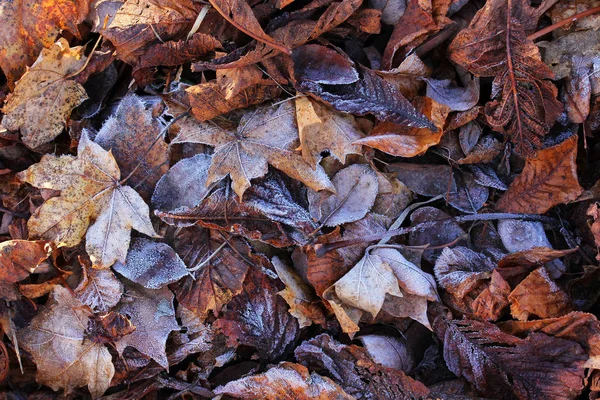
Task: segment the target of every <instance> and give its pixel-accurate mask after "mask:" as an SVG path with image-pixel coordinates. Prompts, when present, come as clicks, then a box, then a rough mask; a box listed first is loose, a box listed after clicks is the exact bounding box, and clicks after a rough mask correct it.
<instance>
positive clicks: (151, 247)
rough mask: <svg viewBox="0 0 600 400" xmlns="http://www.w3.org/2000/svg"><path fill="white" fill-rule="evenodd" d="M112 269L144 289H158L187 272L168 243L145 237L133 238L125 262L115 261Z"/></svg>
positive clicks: (175, 280) (185, 274)
mask: <svg viewBox="0 0 600 400" xmlns="http://www.w3.org/2000/svg"><path fill="white" fill-rule="evenodd" d="M113 269H114V270H115V271H117V272H118V273H119V274H121V275H123V276H124V277H125V278H127V279H129V280H130V281H132V282H135V283H137V284H138V285H141V286H143V287H145V288H146V289H160V288H162V287H164V286H166V285H168V284H170V283H174V282H177V281H178V280H180V279H181V278H183V277H184V276H187V275H188V273H189V272H188V270H187V268H186V266H185V264H184V263H183V261H182V260H181V258H179V256H178V255H177V253H175V250H173V249H172V248H171V247H170V246H169V245H168V244H166V243H159V242H154V241H152V240H149V239H145V238H134V239H133V240H132V241H131V245H130V246H129V251H128V252H127V258H126V259H125V262H120V261H117V262H116V263H115V264H114V265H113Z"/></svg>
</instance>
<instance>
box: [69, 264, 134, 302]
mask: <svg viewBox="0 0 600 400" xmlns="http://www.w3.org/2000/svg"><path fill="white" fill-rule="evenodd" d="M82 270H83V279H82V280H81V282H80V283H79V285H78V286H77V287H76V288H75V289H74V290H75V293H76V294H77V298H78V299H79V301H81V302H82V303H83V304H85V305H86V306H88V307H90V308H91V309H92V310H94V311H96V312H101V313H106V312H108V311H109V310H110V309H111V308H113V307H114V306H116V305H117V303H118V302H119V300H120V299H121V295H122V294H123V284H122V283H121V282H120V281H119V280H118V279H117V277H116V276H115V274H114V273H113V272H112V271H111V270H110V269H95V268H90V267H88V266H87V265H83V267H82Z"/></svg>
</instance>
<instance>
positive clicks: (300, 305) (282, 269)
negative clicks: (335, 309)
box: [271, 256, 325, 329]
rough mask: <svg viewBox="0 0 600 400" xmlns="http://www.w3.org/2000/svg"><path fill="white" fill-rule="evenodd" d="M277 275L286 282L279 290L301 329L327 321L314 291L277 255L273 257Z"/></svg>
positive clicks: (272, 260)
mask: <svg viewBox="0 0 600 400" xmlns="http://www.w3.org/2000/svg"><path fill="white" fill-rule="evenodd" d="M271 262H272V263H273V266H274V267H275V271H276V272H277V276H278V277H279V279H280V280H281V281H282V282H283V283H284V284H285V289H283V290H281V291H279V293H277V294H279V295H280V296H281V297H283V298H284V300H285V301H286V303H288V306H289V307H290V309H289V310H288V311H289V313H290V314H292V315H293V316H294V317H296V318H297V319H298V325H299V326H300V329H302V328H304V327H305V326H310V325H312V324H313V323H316V324H319V323H322V322H324V321H325V316H324V315H323V310H322V309H321V308H320V307H319V306H318V305H317V304H316V300H317V298H316V296H315V295H314V291H313V290H312V289H311V288H310V286H309V285H308V284H306V283H305V282H304V281H302V279H301V278H300V276H299V275H298V274H297V273H296V271H294V270H293V269H292V268H291V267H290V266H289V265H287V264H286V263H284V262H283V261H281V259H280V258H279V257H277V256H275V257H273V258H272V259H271Z"/></svg>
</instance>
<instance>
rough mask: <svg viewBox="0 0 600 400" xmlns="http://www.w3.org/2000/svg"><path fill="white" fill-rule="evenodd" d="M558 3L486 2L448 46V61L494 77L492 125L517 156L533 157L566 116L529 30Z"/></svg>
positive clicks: (490, 110)
mask: <svg viewBox="0 0 600 400" xmlns="http://www.w3.org/2000/svg"><path fill="white" fill-rule="evenodd" d="M556 1H557V0H545V1H543V2H542V4H540V5H539V6H538V7H537V8H534V7H532V6H530V5H529V1H528V0H509V1H508V4H507V3H506V0H493V1H488V2H487V3H486V4H485V7H483V8H482V9H481V10H479V11H478V12H477V15H476V16H475V17H474V18H473V20H472V21H471V24H470V25H469V27H468V28H467V29H464V30H463V31H461V32H460V33H459V34H458V35H457V36H456V38H455V39H454V40H453V41H452V43H451V44H450V47H449V49H448V51H449V52H450V59H451V60H452V61H454V62H455V63H457V64H458V65H460V66H461V67H463V68H465V69H467V70H469V71H470V72H471V73H473V74H475V75H476V76H483V77H491V76H495V77H496V78H495V79H494V83H493V88H492V97H494V98H496V100H494V101H492V102H489V103H488V104H486V107H485V113H486V117H487V121H488V123H489V124H490V125H491V126H492V127H493V128H494V129H496V130H498V131H500V132H503V133H505V134H506V135H508V137H509V139H510V140H511V141H512V142H513V143H514V144H515V145H516V151H517V152H518V153H520V154H522V155H524V156H531V155H533V153H534V149H536V148H540V147H541V146H542V142H541V138H542V137H543V136H544V135H546V133H548V131H549V130H550V128H551V127H552V125H553V124H554V121H555V120H556V118H557V117H558V115H559V114H560V112H561V111H562V105H561V103H560V102H558V101H557V100H556V95H557V92H558V91H557V89H556V87H555V86H554V85H553V84H552V83H551V82H550V81H549V79H552V78H553V74H552V71H550V69H549V68H548V67H547V66H546V65H545V64H544V63H543V62H542V61H541V57H540V53H539V50H538V48H537V46H536V45H535V44H533V42H532V41H531V40H529V39H527V37H526V33H525V32H526V31H528V30H532V29H535V26H536V24H537V20H538V18H539V17H540V16H541V15H542V14H543V13H544V12H545V11H546V10H547V9H548V8H550V6H551V5H552V4H554V3H556Z"/></svg>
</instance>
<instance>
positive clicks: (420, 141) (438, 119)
mask: <svg viewBox="0 0 600 400" xmlns="http://www.w3.org/2000/svg"><path fill="white" fill-rule="evenodd" d="M415 107H416V109H417V110H419V111H420V112H422V113H423V115H425V116H426V117H427V118H429V119H430V120H431V121H432V122H433V124H434V125H435V128H436V130H435V131H432V130H431V129H429V128H423V127H421V128H419V127H406V126H401V125H397V124H395V123H392V122H383V123H380V124H378V125H376V126H375V128H374V129H373V130H372V131H371V133H370V134H369V136H367V137H366V138H364V139H360V140H357V141H356V142H355V143H356V144H361V145H363V146H368V147H373V148H375V149H377V150H381V151H383V152H385V153H388V154H391V155H393V156H399V157H414V156H417V155H419V154H421V153H424V152H425V151H426V150H427V149H428V148H429V147H431V146H434V145H436V144H438V143H439V142H440V139H441V138H442V134H443V133H444V130H443V128H444V123H445V122H446V117H447V116H448V113H449V112H450V108H449V107H448V106H445V105H443V104H440V103H438V102H436V101H435V100H433V99H430V98H429V97H420V98H417V100H415Z"/></svg>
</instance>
